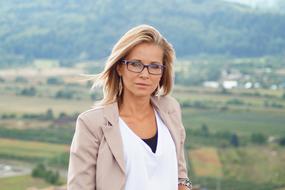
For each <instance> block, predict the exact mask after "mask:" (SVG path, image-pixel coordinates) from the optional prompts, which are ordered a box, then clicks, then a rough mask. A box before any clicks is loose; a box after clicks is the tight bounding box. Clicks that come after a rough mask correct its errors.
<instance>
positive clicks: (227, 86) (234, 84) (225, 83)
mask: <svg viewBox="0 0 285 190" xmlns="http://www.w3.org/2000/svg"><path fill="white" fill-rule="evenodd" d="M223 87H224V88H225V89H232V88H236V87H238V82H237V81H235V80H228V81H223Z"/></svg>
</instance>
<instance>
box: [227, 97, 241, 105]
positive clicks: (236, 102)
mask: <svg viewBox="0 0 285 190" xmlns="http://www.w3.org/2000/svg"><path fill="white" fill-rule="evenodd" d="M226 104H229V105H243V104H244V102H243V101H242V100H240V99H238V98H234V99H230V100H228V101H227V102H226Z"/></svg>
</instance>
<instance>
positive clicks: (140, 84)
mask: <svg viewBox="0 0 285 190" xmlns="http://www.w3.org/2000/svg"><path fill="white" fill-rule="evenodd" d="M135 84H136V85H139V86H149V85H148V84H144V83H135Z"/></svg>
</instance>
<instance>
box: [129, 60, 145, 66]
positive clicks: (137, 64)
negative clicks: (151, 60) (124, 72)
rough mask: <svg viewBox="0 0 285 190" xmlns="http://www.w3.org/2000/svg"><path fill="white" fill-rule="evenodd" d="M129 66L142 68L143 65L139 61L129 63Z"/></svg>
mask: <svg viewBox="0 0 285 190" xmlns="http://www.w3.org/2000/svg"><path fill="white" fill-rule="evenodd" d="M129 65H130V66H132V67H141V66H142V63H141V62H139V61H129Z"/></svg>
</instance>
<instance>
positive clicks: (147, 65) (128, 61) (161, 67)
mask: <svg viewBox="0 0 285 190" xmlns="http://www.w3.org/2000/svg"><path fill="white" fill-rule="evenodd" d="M131 62H132V61H131V60H126V59H122V60H121V63H123V64H126V65H127V69H128V70H129V71H131V72H134V73H141V72H142V71H143V70H144V68H145V67H146V68H147V72H148V73H149V74H150V75H162V74H163V70H164V68H165V65H161V64H153V63H151V64H143V63H142V62H140V61H138V62H139V63H140V64H142V65H143V67H142V70H141V71H139V72H136V71H132V70H130V69H129V63H131ZM151 65H157V66H159V67H160V69H161V73H160V74H154V73H151V72H149V67H150V66H151Z"/></svg>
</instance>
